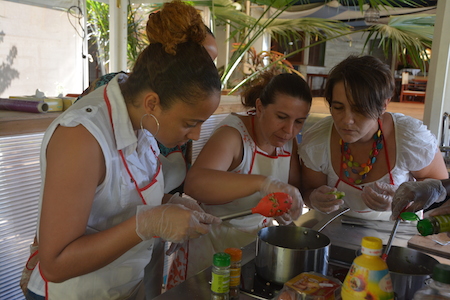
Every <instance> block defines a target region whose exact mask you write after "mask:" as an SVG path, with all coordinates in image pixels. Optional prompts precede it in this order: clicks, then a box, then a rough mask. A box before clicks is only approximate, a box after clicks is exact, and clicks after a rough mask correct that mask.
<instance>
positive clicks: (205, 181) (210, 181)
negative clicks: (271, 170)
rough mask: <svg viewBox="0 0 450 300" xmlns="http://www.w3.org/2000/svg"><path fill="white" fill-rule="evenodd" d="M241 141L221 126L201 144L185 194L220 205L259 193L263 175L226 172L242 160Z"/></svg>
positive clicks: (188, 178)
mask: <svg viewBox="0 0 450 300" xmlns="http://www.w3.org/2000/svg"><path fill="white" fill-rule="evenodd" d="M242 155H243V144H242V138H241V135H240V133H239V131H237V130H236V129H234V128H232V127H226V126H225V127H221V128H219V129H218V130H216V131H215V132H214V134H213V135H212V136H211V137H210V138H209V140H208V141H207V142H206V144H205V145H204V147H203V149H202V151H201V152H200V154H199V156H198V157H197V159H196V160H195V162H194V164H193V166H192V167H191V168H190V169H189V171H188V173H187V176H186V181H185V184H184V191H185V193H186V194H188V195H190V196H191V197H193V198H194V199H196V200H198V201H200V202H203V203H207V204H223V203H228V202H231V201H233V200H235V199H238V198H242V197H245V196H249V195H252V194H253V193H255V192H257V191H259V189H260V187H261V184H262V182H263V181H264V179H265V176H262V175H251V174H236V173H231V172H228V171H229V170H233V169H234V168H236V167H237V166H238V165H239V164H240V163H241V161H242Z"/></svg>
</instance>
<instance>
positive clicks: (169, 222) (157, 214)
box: [136, 204, 222, 243]
mask: <svg viewBox="0 0 450 300" xmlns="http://www.w3.org/2000/svg"><path fill="white" fill-rule="evenodd" d="M220 222H222V221H221V220H220V219H219V218H217V217H215V216H213V215H210V214H207V213H205V212H199V211H195V210H190V209H187V208H186V207H184V206H183V205H181V204H163V205H159V206H156V207H151V206H148V205H139V206H138V207H137V210H136V233H137V234H138V235H139V237H140V238H141V239H142V240H143V241H145V240H149V239H151V238H152V237H154V236H159V237H161V238H162V239H163V240H165V241H169V242H175V243H180V242H183V241H185V240H187V239H194V238H198V237H199V236H200V235H202V234H205V233H207V232H208V231H209V228H210V225H211V224H220Z"/></svg>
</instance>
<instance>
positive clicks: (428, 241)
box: [408, 232, 450, 259]
mask: <svg viewBox="0 0 450 300" xmlns="http://www.w3.org/2000/svg"><path fill="white" fill-rule="evenodd" d="M433 239H436V240H439V241H442V242H446V241H449V240H450V238H449V237H448V236H447V233H445V232H443V233H439V234H434V235H427V236H421V235H415V236H413V237H412V238H411V239H410V240H409V241H408V247H409V248H413V249H417V250H420V251H423V252H428V253H430V254H433V255H438V256H442V257H445V258H449V259H450V244H449V245H446V246H442V245H439V244H438V243H436V242H435V241H433Z"/></svg>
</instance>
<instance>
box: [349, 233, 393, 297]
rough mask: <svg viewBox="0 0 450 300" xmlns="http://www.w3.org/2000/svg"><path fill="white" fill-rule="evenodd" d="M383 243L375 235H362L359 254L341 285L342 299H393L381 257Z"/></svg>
mask: <svg viewBox="0 0 450 300" xmlns="http://www.w3.org/2000/svg"><path fill="white" fill-rule="evenodd" d="M382 249H383V244H382V241H381V239H379V238H377V237H370V236H369V237H364V238H363V239H362V243H361V253H362V254H361V255H360V256H358V257H357V258H355V259H354V261H353V264H352V266H351V268H350V270H349V271H348V273H347V276H346V277H345V280H344V283H343V285H342V290H341V297H342V300H350V299H352V300H359V299H378V300H391V299H394V290H393V287H392V281H391V275H390V273H389V269H388V266H387V264H386V262H385V261H384V260H383V259H382V258H381V253H382Z"/></svg>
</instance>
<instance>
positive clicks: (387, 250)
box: [381, 202, 412, 261]
mask: <svg viewBox="0 0 450 300" xmlns="http://www.w3.org/2000/svg"><path fill="white" fill-rule="evenodd" d="M411 203H412V202H410V203H408V204H407V205H406V206H405V207H404V208H403V209H402V211H401V212H400V213H399V214H398V217H397V219H396V220H395V223H394V227H393V228H392V231H391V235H390V236H389V240H388V242H387V244H386V247H385V248H384V252H383V254H382V255H381V258H382V259H383V260H384V261H386V259H387V257H388V254H389V251H390V250H391V246H392V241H393V240H394V237H395V234H396V233H397V229H398V225H400V221H401V220H403V219H402V217H401V214H402V213H403V212H404V211H405V210H406V209H407V208H408V207H409V206H410V205H411Z"/></svg>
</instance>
